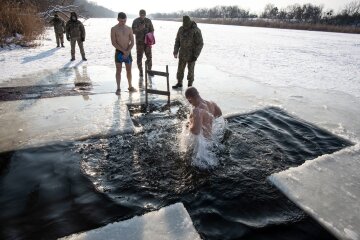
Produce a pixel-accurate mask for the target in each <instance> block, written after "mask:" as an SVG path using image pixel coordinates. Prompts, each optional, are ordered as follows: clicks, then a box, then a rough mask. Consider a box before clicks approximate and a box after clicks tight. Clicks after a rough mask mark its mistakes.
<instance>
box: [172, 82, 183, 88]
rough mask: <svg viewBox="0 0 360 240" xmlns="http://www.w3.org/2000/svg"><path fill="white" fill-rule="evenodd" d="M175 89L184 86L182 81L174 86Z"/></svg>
mask: <svg viewBox="0 0 360 240" xmlns="http://www.w3.org/2000/svg"><path fill="white" fill-rule="evenodd" d="M172 88H173V89H178V88H182V83H179V82H178V83H177V84H176V85H174V86H172Z"/></svg>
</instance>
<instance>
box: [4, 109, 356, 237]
mask: <svg viewBox="0 0 360 240" xmlns="http://www.w3.org/2000/svg"><path fill="white" fill-rule="evenodd" d="M175 107H176V111H152V112H151V113H150V114H149V113H144V112H143V111H142V109H141V108H137V107H136V106H133V107H130V112H131V114H132V118H133V120H134V122H135V125H136V126H137V131H136V134H124V135H118V136H112V137H109V138H101V139H89V140H86V141H82V142H77V143H75V144H74V145H71V146H56V148H55V147H52V148H51V147H50V148H49V147H48V148H39V149H36V151H34V150H32V151H30V150H23V151H22V152H21V154H19V153H7V154H2V155H1V157H3V158H5V159H7V160H6V161H2V163H4V162H5V163H6V164H3V165H1V166H0V174H1V175H0V183H1V184H0V192H1V196H0V225H1V232H0V233H1V234H2V236H6V237H7V238H9V239H28V238H29V236H31V237H35V238H37V239H41V238H44V237H45V238H46V239H54V238H56V237H61V236H64V235H67V234H70V233H74V232H78V231H83V230H86V229H91V228H94V227H97V226H102V225H105V224H107V223H110V222H113V221H115V220H116V221H120V220H124V219H127V218H129V217H131V216H134V215H140V214H143V213H146V212H148V211H153V210H157V209H159V208H161V207H164V206H167V205H169V204H172V203H175V202H179V201H181V202H183V203H184V205H185V207H186V208H187V210H188V212H189V214H190V216H191V218H192V220H193V222H194V225H195V227H196V229H197V231H199V233H200V235H201V236H202V237H203V238H204V239H291V240H293V239H335V238H333V237H332V236H331V235H330V234H329V233H328V232H326V231H325V230H324V229H323V228H322V227H321V226H320V225H319V224H317V223H316V222H315V221H313V220H312V219H310V218H309V217H307V216H306V215H305V213H304V212H303V211H302V210H300V209H299V208H297V207H296V206H295V205H294V204H292V202H290V201H289V200H288V199H287V198H286V197H285V196H283V195H282V194H281V193H280V192H279V191H278V190H277V189H276V188H275V187H273V186H272V185H271V184H270V183H269V182H268V181H267V177H268V176H270V175H271V174H272V173H275V172H279V171H282V170H285V169H287V168H289V167H293V166H298V165H300V164H302V163H303V162H304V161H305V160H308V159H314V158H316V157H317V156H320V155H323V154H329V153H333V152H335V151H338V150H340V149H342V148H344V147H346V146H349V145H350V144H351V143H350V142H348V141H346V140H344V139H341V138H339V137H336V136H334V135H331V134H330V133H328V132H326V131H324V130H321V129H319V128H316V127H315V126H313V125H311V124H309V123H306V122H303V121H301V120H300V119H297V118H294V117H292V116H290V115H288V114H287V113H286V112H284V111H283V110H281V109H278V108H267V109H263V110H260V111H256V112H252V113H248V114H243V115H239V116H235V117H231V118H227V119H226V120H227V125H226V127H225V130H224V132H222V134H220V136H221V137H219V138H217V139H215V141H214V142H212V143H211V147H210V153H209V152H208V153H209V154H208V153H206V154H201V155H200V157H201V158H202V160H201V161H199V162H196V161H197V160H196V159H197V155H196V153H198V151H196V149H197V147H196V144H189V142H187V141H183V142H181V141H180V139H182V140H190V139H189V138H187V137H184V134H185V135H186V132H185V131H183V129H184V121H185V120H186V115H187V112H188V110H187V109H186V107H184V106H182V105H177V106H175ZM173 109H174V108H173ZM223 123H224V122H223ZM219 129H221V128H219ZM188 137H189V136H188ZM198 141H202V140H199V139H198ZM190 142H191V141H190ZM200 144H202V143H200ZM214 146H215V147H214ZM198 148H200V147H199V146H198ZM203 149H206V150H209V149H208V148H207V146H206V147H205V148H203ZM55 150H56V151H55ZM49 151H50V152H51V154H49V153H48V152H49ZM44 152H47V154H46V155H44V154H43V153H44ZM194 154H195V155H194ZM207 154H208V155H207ZM39 156H42V157H41V159H42V160H41V161H37V159H38V158H39ZM66 156H68V157H66ZM194 156H195V158H194ZM204 156H205V157H204ZM24 159H27V161H24ZM61 159H63V160H61ZM65 159H68V160H65ZM69 159H71V160H69ZM204 159H205V160H204ZM194 160H195V161H194ZM204 163H205V164H204ZM22 169H26V170H22ZM49 169H50V170H51V169H52V170H51V171H49ZM57 169H63V170H62V171H57ZM25 172H26V174H25V176H26V182H27V183H31V184H25V182H24V184H17V185H16V193H15V192H14V187H13V182H14V181H15V180H16V179H18V180H17V181H18V182H20V183H21V182H22V180H21V176H23V174H24V173H25ZM65 173H66V174H65ZM57 176H58V177H57ZM59 176H61V177H59ZM46 179H47V180H46ZM55 179H56V180H55ZM23 180H24V181H25V179H23ZM50 180H52V182H53V184H55V185H54V186H57V187H56V188H51V187H50V185H49V184H45V183H48V182H50ZM89 182H91V183H92V184H89ZM43 186H49V187H43ZM51 186H53V185H51ZM64 189H65V190H66V191H65V192H64ZM49 192H51V193H52V194H51V196H52V198H51V199H49V198H46V199H45V200H44V198H43V197H42V196H47V195H48V194H49ZM35 193H36V194H35ZM64 193H66V194H65V195H64ZM34 194H35V195H34ZM74 203H76V205H73V204H74ZM101 206H102V207H101ZM102 208H104V209H102ZM85 209H87V210H86V211H85ZM111 210H113V211H111ZM85 212H88V213H91V220H92V221H91V223H90V222H89V221H78V223H76V221H71V219H87V217H86V215H84V213H85ZM5 213H6V214H5ZM34 218H35V219H37V221H34ZM9 219H11V221H9ZM50 220H51V221H50ZM49 221H50V222H49ZM67 221H71V227H70V226H69V224H68V223H67ZM44 223H48V225H47V224H44ZM60 229H61V230H60Z"/></svg>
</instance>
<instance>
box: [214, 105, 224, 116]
mask: <svg viewBox="0 0 360 240" xmlns="http://www.w3.org/2000/svg"><path fill="white" fill-rule="evenodd" d="M213 104H214V117H215V118H217V117H220V116H222V111H221V109H220V107H219V106H218V105H217V104H216V103H213Z"/></svg>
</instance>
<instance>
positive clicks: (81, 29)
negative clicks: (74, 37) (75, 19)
mask: <svg viewBox="0 0 360 240" xmlns="http://www.w3.org/2000/svg"><path fill="white" fill-rule="evenodd" d="M80 33H81V35H80V36H81V41H85V35H86V33H85V27H84V24H82V23H80Z"/></svg>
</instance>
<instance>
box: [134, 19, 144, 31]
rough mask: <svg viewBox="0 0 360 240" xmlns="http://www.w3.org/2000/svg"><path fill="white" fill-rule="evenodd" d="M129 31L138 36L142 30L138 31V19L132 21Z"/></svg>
mask: <svg viewBox="0 0 360 240" xmlns="http://www.w3.org/2000/svg"><path fill="white" fill-rule="evenodd" d="M131 29H132V31H133V34H135V35H137V34H139V33H140V32H141V31H143V30H144V29H140V19H139V18H136V19H135V20H134V21H133V24H132V26H131Z"/></svg>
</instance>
